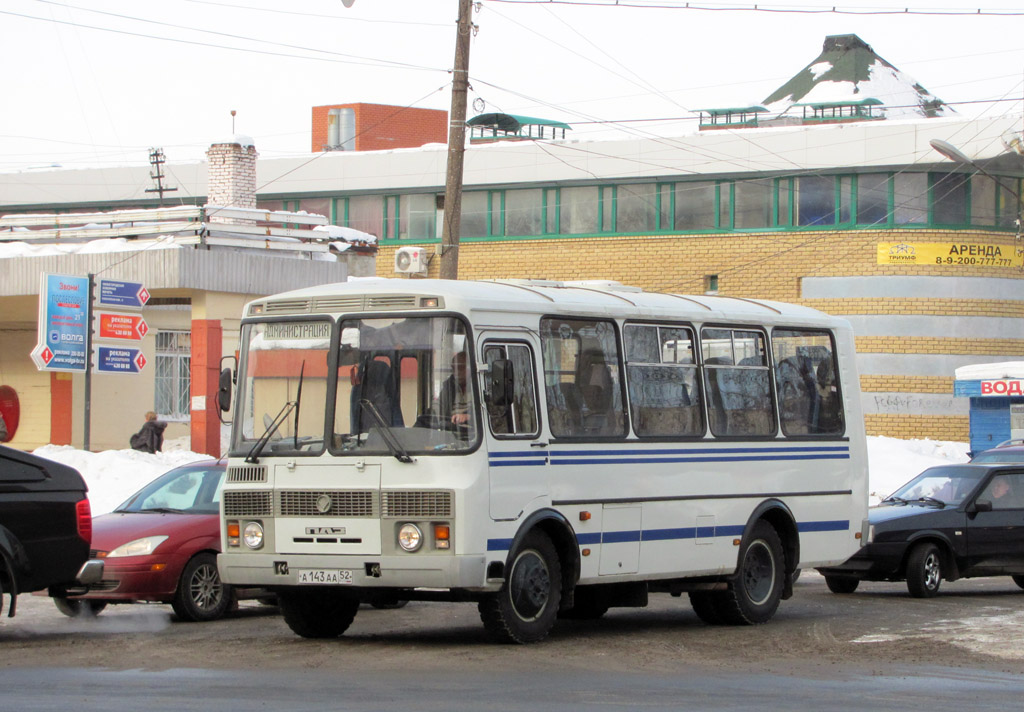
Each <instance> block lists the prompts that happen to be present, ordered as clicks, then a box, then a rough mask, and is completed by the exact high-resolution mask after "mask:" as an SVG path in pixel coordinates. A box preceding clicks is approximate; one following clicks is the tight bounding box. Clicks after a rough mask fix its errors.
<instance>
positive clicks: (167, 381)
mask: <svg viewBox="0 0 1024 712" xmlns="http://www.w3.org/2000/svg"><path fill="white" fill-rule="evenodd" d="M191 365H192V334H191V332H188V331H159V332H157V335H156V364H155V367H156V408H155V410H156V412H157V413H158V414H159V415H160V417H161V418H164V419H165V420H188V417H189V412H190V408H189V405H190V403H189V390H190V388H191V385H192V379H191V376H190V368H191Z"/></svg>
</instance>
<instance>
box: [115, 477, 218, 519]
mask: <svg viewBox="0 0 1024 712" xmlns="http://www.w3.org/2000/svg"><path fill="white" fill-rule="evenodd" d="M223 485H224V466H223V465H207V466H202V465H188V466H185V467H177V468H175V469H173V470H171V471H170V472H167V473H165V474H163V475H161V476H160V477H158V478H156V479H155V480H153V481H152V482H150V483H149V484H148V485H146V486H145V487H143V488H142V489H141V490H139V491H138V492H136V493H135V494H133V495H132V496H131V497H129V498H128V500H127V501H125V502H124V503H123V504H121V505H120V506H119V507H118V508H117V509H115V510H114V511H115V512H174V513H181V514H217V513H218V512H219V511H220V491H221V488H222V487H223Z"/></svg>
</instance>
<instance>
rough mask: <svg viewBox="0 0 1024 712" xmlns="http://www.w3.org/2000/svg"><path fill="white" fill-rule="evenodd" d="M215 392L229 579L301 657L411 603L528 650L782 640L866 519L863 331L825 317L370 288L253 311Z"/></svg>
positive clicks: (725, 306) (679, 303)
mask: <svg viewBox="0 0 1024 712" xmlns="http://www.w3.org/2000/svg"><path fill="white" fill-rule="evenodd" d="M221 383H222V387H221V393H220V406H221V408H222V409H225V410H226V409H229V408H230V410H231V411H232V413H233V415H232V420H233V424H232V436H231V445H230V453H229V461H228V469H227V475H226V481H225V485H224V491H223V494H222V502H221V510H222V511H221V513H222V542H221V544H222V552H223V553H221V554H220V556H219V559H218V565H219V568H220V573H221V577H222V579H223V580H224V582H225V583H230V584H234V585H239V586H262V587H267V588H269V589H271V590H273V591H275V592H276V593H277V595H278V597H279V600H280V604H281V609H282V613H283V615H284V619H285V621H286V622H287V624H288V626H289V627H290V628H291V629H292V630H293V631H294V632H295V633H296V634H298V635H300V636H304V637H309V638H328V637H336V636H339V635H341V634H342V633H344V632H345V630H346V629H347V628H348V627H349V625H350V624H351V623H352V621H353V619H354V617H355V615H356V613H357V611H358V609H359V605H360V603H364V602H366V603H373V604H377V605H378V606H380V607H384V606H386V605H387V604H392V605H394V604H399V603H401V602H404V601H410V600H415V601H436V600H441V601H466V602H475V603H476V604H477V607H478V609H479V612H480V617H481V619H482V621H483V625H484V626H485V628H486V630H487V631H488V632H489V633H490V634H492V635H493V636H494V637H496V638H498V639H501V640H506V641H513V642H519V643H529V642H534V641H538V640H541V639H543V638H544V637H545V636H546V635H547V634H548V633H549V631H550V630H551V629H552V627H553V626H554V624H555V622H556V620H557V619H558V618H576V619H595V618H599V617H600V616H602V615H603V614H604V613H605V612H606V611H607V610H608V609H609V608H611V607H617V606H618V607H628V606H634V607H636V606H644V605H646V604H647V602H648V597H649V595H651V594H657V593H668V594H671V595H673V596H676V597H679V596H681V595H682V594H683V593H686V594H687V596H688V599H689V601H690V604H691V605H692V606H693V610H694V611H695V612H696V614H697V615H698V616H699V617H700V618H701V619H702V620H703V621H705V622H707V623H712V624H740V625H742V624H757V623H764V622H767V621H768V620H769V619H770V618H771V617H772V616H773V615H774V614H775V612H776V610H777V608H778V606H779V603H780V601H782V600H784V599H786V598H789V597H790V596H791V595H792V592H793V580H794V577H795V575H796V572H797V571H798V570H799V569H800V568H801V567H803V568H806V567H819V566H827V565H831V564H837V563H840V562H842V561H845V560H846V559H847V558H849V556H851V555H852V554H853V553H854V552H855V551H856V550H857V549H858V548H859V544H860V540H861V531H862V528H863V522H864V520H865V518H866V515H867V456H866V450H865V438H864V425H863V418H862V415H861V411H860V392H859V383H858V377H857V373H856V371H855V368H854V340H853V333H852V331H851V329H850V326H849V324H848V323H847V322H845V321H844V320H841V319H836V318H833V317H830V316H827V315H825V314H823V313H821V312H819V311H816V310H814V309H810V308H807V307H802V306H794V305H789V304H783V303H778V302H770V301H761V300H753V299H740V298H730V297H718V296H683V295H679V294H659V293H650V292H645V291H642V290H640V289H638V288H632V287H627V286H624V285H620V284H618V283H615V282H552V281H539V280H507V281H448V280H429V279H416V280H391V279H379V280H377V279H372V280H361V281H355V282H346V283H341V284H331V285H324V286H318V287H312V288H308V289H301V290H297V291H292V292H287V293H284V294H279V295H275V296H270V297H266V298H263V299H258V300H255V301H253V302H251V303H249V304H247V305H246V306H245V308H244V314H243V319H242V327H241V340H240V352H239V356H238V363H237V368H236V369H235V370H234V371H232V370H231V369H227V370H225V372H224V373H222V379H221ZM232 383H234V386H235V387H234V389H232ZM232 390H233V391H234V393H233V395H232Z"/></svg>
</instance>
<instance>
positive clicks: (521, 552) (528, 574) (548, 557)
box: [477, 531, 562, 643]
mask: <svg viewBox="0 0 1024 712" xmlns="http://www.w3.org/2000/svg"><path fill="white" fill-rule="evenodd" d="M561 600H562V573H561V568H560V565H559V560H558V552H557V551H555V546H554V544H552V543H551V539H550V538H548V536H547V535H546V534H544V533H543V532H540V531H532V532H530V533H529V534H528V535H527V536H526V537H525V538H524V539H523V542H522V544H520V546H519V548H518V549H517V550H516V551H515V553H514V554H513V556H512V563H511V564H510V565H509V566H508V569H507V570H506V574H505V583H504V584H502V587H501V590H500V591H498V592H497V593H494V594H491V595H489V596H487V597H486V598H484V599H483V600H482V601H480V603H479V605H478V606H477V607H478V609H479V611H480V619H481V620H482V621H483V624H484V628H486V629H487V632H488V633H490V634H491V635H492V636H494V637H495V638H498V639H499V640H503V641H506V642H511V643H536V642H537V641H540V640H543V639H544V638H545V637H547V634H548V633H549V632H550V631H551V628H552V626H554V624H555V617H556V616H557V615H558V606H559V603H560V602H561Z"/></svg>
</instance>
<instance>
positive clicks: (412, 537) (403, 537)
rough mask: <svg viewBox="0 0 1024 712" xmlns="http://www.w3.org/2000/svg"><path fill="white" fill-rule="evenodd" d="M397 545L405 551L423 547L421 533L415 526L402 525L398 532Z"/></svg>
mask: <svg viewBox="0 0 1024 712" xmlns="http://www.w3.org/2000/svg"><path fill="white" fill-rule="evenodd" d="M398 545H399V546H400V547H402V548H403V549H404V550H405V551H416V550H417V549H419V548H420V546H422V545H423V532H421V531H420V528H419V527H418V526H416V525H415V524H403V525H402V526H401V528H400V529H399V530H398Z"/></svg>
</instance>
